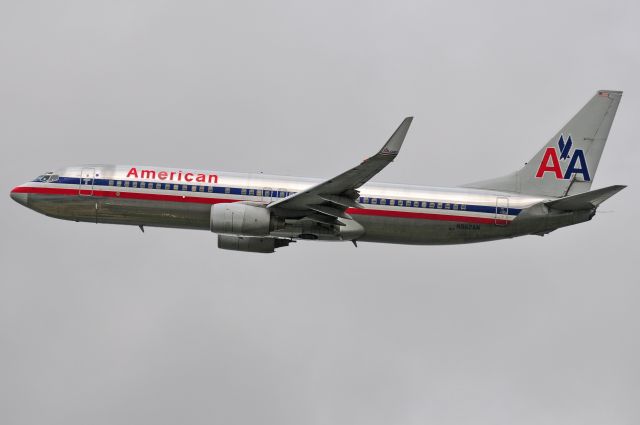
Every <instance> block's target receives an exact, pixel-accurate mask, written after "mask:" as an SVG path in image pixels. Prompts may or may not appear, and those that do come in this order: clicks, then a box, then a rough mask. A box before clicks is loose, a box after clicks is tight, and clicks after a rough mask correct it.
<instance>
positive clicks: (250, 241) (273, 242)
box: [218, 235, 289, 254]
mask: <svg viewBox="0 0 640 425" xmlns="http://www.w3.org/2000/svg"><path fill="white" fill-rule="evenodd" d="M287 245H289V241H288V240H286V239H276V238H256V237H246V236H232V235H218V248H220V249H229V250H232V251H244V252H260V253H264V254H270V253H272V252H275V250H276V248H280V247H282V246H287Z"/></svg>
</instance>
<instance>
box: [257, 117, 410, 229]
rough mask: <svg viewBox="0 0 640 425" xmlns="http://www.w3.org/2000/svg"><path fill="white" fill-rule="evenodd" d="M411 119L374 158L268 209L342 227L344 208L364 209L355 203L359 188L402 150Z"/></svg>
mask: <svg viewBox="0 0 640 425" xmlns="http://www.w3.org/2000/svg"><path fill="white" fill-rule="evenodd" d="M412 120H413V117H408V118H405V119H404V121H402V124H400V126H399V127H398V129H397V130H396V131H395V132H394V133H393V134H392V135H391V137H390V138H389V140H388V141H387V143H385V145H384V146H383V147H382V149H380V151H378V153H376V154H375V155H373V156H371V157H369V158H367V159H365V160H364V161H362V163H361V164H360V165H357V166H355V167H353V168H352V169H350V170H348V171H345V172H344V173H342V174H340V175H338V176H336V177H334V178H332V179H329V180H327V181H324V182H322V183H320V184H318V185H316V186H313V187H311V188H310V189H307V190H305V191H303V192H299V193H295V194H293V195H291V196H288V197H286V198H284V199H281V200H279V201H276V202H274V203H272V204H269V206H268V207H267V208H269V209H272V210H273V211H274V212H275V213H276V214H278V215H281V216H285V217H297V218H302V217H305V218H308V219H310V220H313V221H317V222H320V223H325V224H337V225H343V223H342V222H340V221H339V220H338V219H339V218H346V219H348V218H350V216H349V215H348V214H347V213H346V212H345V211H346V209H347V208H363V207H362V205H360V204H358V203H357V202H356V199H358V197H359V196H360V194H359V193H358V190H357V189H358V188H359V187H360V186H362V185H363V184H365V183H366V182H367V181H369V180H370V179H371V178H372V177H373V176H375V175H376V174H378V173H379V172H380V171H382V169H383V168H384V167H386V166H387V165H388V164H389V163H391V162H392V161H393V160H394V159H395V157H396V156H398V152H399V151H400V147H402V142H403V141H404V138H405V136H406V135H407V131H408V130H409V126H410V125H411V121H412Z"/></svg>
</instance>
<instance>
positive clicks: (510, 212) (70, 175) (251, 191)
mask: <svg viewBox="0 0 640 425" xmlns="http://www.w3.org/2000/svg"><path fill="white" fill-rule="evenodd" d="M134 168H135V169H136V170H148V169H152V170H155V171H154V175H150V174H147V175H145V176H142V175H140V174H141V172H136V174H137V175H133V176H132V175H131V170H132V169H134ZM158 170H163V171H158ZM178 172H180V175H178ZM83 173H84V174H83ZM83 175H86V176H89V177H83ZM56 176H57V180H56V181H51V182H29V183H26V184H24V185H21V186H19V187H17V188H16V189H14V192H16V193H20V194H21V195H20V196H21V198H20V199H21V200H20V201H19V202H21V203H24V204H25V205H26V206H27V207H29V208H31V209H33V210H35V211H37V212H40V213H42V214H45V215H47V216H51V217H55V218H60V219H65V220H73V221H79V222H91V223H107V224H125V225H136V226H155V227H169V228H181V229H199V230H210V215H211V206H212V205H214V204H217V203H225V202H245V203H251V204H254V205H266V204H269V203H271V202H273V201H275V200H278V199H281V198H284V197H287V196H290V195H292V194H294V193H297V192H300V191H303V190H305V189H307V188H309V187H311V186H313V185H314V184H316V183H318V182H319V181H320V180H315V179H308V178H293V177H280V176H266V175H262V174H240V173H221V172H216V173H215V174H214V173H212V172H208V171H194V170H185V171H183V170H177V169H168V168H157V167H156V168H153V167H135V166H103V165H87V166H80V167H69V168H65V169H62V170H58V171H57V172H56ZM213 176H215V178H214V177H213ZM149 177H154V178H149ZM161 177H164V178H161ZM170 177H171V178H170ZM178 177H180V178H178ZM187 177H189V179H188V180H187V179H186V178H187ZM196 179H198V180H200V181H196ZM14 199H15V198H14ZM548 199H549V198H540V197H532V196H523V195H519V194H513V193H506V192H495V191H487V190H476V189H468V188H464V189H462V188H430V187H421V186H402V185H393V184H374V183H371V184H367V185H365V186H362V187H361V189H360V198H359V202H360V203H362V204H363V205H364V207H365V208H363V209H349V210H348V212H349V213H350V215H351V216H352V217H353V220H354V221H355V222H356V223H357V224H358V225H360V226H362V228H363V229H364V231H363V232H362V233H361V234H359V235H358V236H357V238H349V237H345V236H344V235H343V234H340V233H336V231H335V229H332V228H331V226H322V225H319V224H318V223H314V222H310V221H307V220H283V222H282V223H281V226H280V227H279V228H276V229H274V230H273V231H272V232H271V234H270V235H269V236H272V237H282V238H290V239H298V238H303V239H307V238H313V239H320V240H345V239H357V240H358V241H365V242H385V243H398V244H458V243H470V242H481V241H489V240H496V239H503V238H511V237H515V236H521V235H527V234H544V233H548V232H550V231H552V230H554V229H557V228H559V227H563V226H568V225H571V224H576V223H580V222H583V221H586V220H588V219H590V218H591V216H592V212H590V211H579V212H565V213H562V212H555V213H550V212H549V211H546V210H544V207H543V206H541V203H542V202H544V201H545V200H548ZM537 205H538V206H540V207H539V208H535V207H534V206H537ZM532 207H534V208H532ZM538 210H539V211H538ZM338 230H339V229H338Z"/></svg>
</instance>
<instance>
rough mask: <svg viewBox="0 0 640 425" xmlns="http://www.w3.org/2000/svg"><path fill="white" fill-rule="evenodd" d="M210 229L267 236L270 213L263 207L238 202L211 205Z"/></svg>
mask: <svg viewBox="0 0 640 425" xmlns="http://www.w3.org/2000/svg"><path fill="white" fill-rule="evenodd" d="M210 224H211V231H212V232H214V233H220V234H225V235H237V236H267V235H269V232H270V231H271V213H270V212H269V210H267V209H266V208H264V207H256V206H253V205H247V204H241V203H239V202H234V203H225V204H215V205H213V206H212V207H211V215H210Z"/></svg>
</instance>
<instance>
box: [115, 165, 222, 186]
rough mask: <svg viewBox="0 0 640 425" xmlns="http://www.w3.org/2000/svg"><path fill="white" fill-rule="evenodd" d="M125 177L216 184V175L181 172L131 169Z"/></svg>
mask: <svg viewBox="0 0 640 425" xmlns="http://www.w3.org/2000/svg"><path fill="white" fill-rule="evenodd" d="M127 177H135V178H139V179H149V180H156V179H157V180H170V181H176V182H197V183H218V175H217V174H204V173H192V172H186V173H185V172H183V171H156V170H154V169H150V170H138V169H137V168H136V167H132V168H131V169H130V170H129V172H128V173H127Z"/></svg>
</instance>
